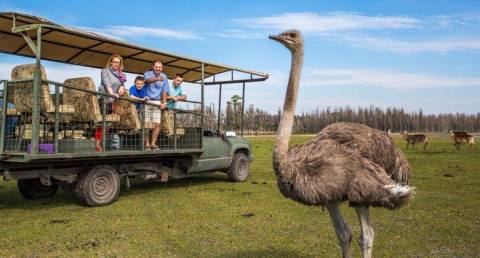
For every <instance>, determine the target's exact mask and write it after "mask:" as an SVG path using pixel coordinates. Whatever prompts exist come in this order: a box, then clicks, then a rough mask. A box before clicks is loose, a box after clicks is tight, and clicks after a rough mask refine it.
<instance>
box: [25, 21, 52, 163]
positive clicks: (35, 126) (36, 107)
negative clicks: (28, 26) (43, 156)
mask: <svg viewBox="0 0 480 258" xmlns="http://www.w3.org/2000/svg"><path fill="white" fill-rule="evenodd" d="M22 36H24V35H23V33H22ZM24 38H25V40H26V41H27V43H28V44H29V46H30V48H32V47H33V46H32V45H31V44H30V43H33V42H30V43H29V41H28V40H27V38H29V37H25V36H24ZM30 41H31V39H30ZM33 45H35V44H33ZM32 50H33V49H32ZM41 51H42V27H41V26H39V27H38V28H37V45H36V51H34V53H35V56H36V62H35V75H34V79H33V102H32V103H33V107H32V142H31V154H32V155H35V154H37V153H38V142H39V129H40V128H39V127H40V109H41V107H40V103H39V102H40V100H39V97H41V95H40V88H41V87H42V86H41V83H42V77H41V76H42V75H41V69H40V67H41V54H42V53H41ZM48 97H50V96H48Z"/></svg>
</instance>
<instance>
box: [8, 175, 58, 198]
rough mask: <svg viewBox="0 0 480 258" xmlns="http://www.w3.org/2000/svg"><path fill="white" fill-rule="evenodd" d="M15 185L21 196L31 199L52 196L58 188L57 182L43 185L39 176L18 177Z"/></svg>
mask: <svg viewBox="0 0 480 258" xmlns="http://www.w3.org/2000/svg"><path fill="white" fill-rule="evenodd" d="M17 187H18V191H19V192H20V194H22V196H23V197H25V198H27V199H31V200H36V199H44V198H49V197H52V196H53V195H54V194H55V193H56V192H57V190H58V185H57V184H52V185H44V184H42V183H41V182H40V179H39V178H30V179H18V181H17Z"/></svg>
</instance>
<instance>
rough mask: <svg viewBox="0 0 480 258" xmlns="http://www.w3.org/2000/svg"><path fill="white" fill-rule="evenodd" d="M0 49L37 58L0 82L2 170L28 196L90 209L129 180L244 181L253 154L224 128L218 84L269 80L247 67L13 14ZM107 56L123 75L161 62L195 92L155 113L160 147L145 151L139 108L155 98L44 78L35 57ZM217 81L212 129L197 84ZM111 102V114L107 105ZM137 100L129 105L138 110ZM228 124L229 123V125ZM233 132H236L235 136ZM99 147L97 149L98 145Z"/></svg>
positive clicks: (4, 22) (89, 62)
mask: <svg viewBox="0 0 480 258" xmlns="http://www.w3.org/2000/svg"><path fill="white" fill-rule="evenodd" d="M0 39H1V41H2V42H1V44H0V52H3V53H7V54H13V55H20V56H27V57H33V58H35V63H34V64H27V65H20V66H17V67H15V68H14V69H13V70H12V78H10V79H9V80H4V81H1V82H0V90H1V91H0V92H1V113H0V119H1V127H0V176H3V178H4V180H17V185H18V190H19V192H20V193H21V194H22V195H23V196H24V197H26V198H29V199H40V198H48V197H51V196H52V195H54V194H55V193H56V192H57V190H58V189H59V188H61V189H64V190H67V191H75V192H76V194H77V196H78V198H79V200H80V201H81V202H82V203H84V204H85V205H88V206H101V205H108V204H110V203H112V202H114V201H115V200H116V199H117V198H118V196H119V192H120V188H121V184H122V183H124V184H126V186H127V188H128V187H130V179H132V178H140V179H143V180H157V181H167V180H168V179H169V178H173V179H179V178H186V177H192V176H197V175H200V174H207V173H212V172H216V171H222V172H224V173H226V174H227V176H228V178H229V179H231V180H232V181H235V182H242V181H245V180H247V178H248V177H249V174H250V168H249V167H250V162H251V161H252V159H253V156H252V151H251V145H250V141H249V140H248V139H246V138H243V113H244V112H243V111H244V110H243V109H244V107H243V105H242V110H241V117H240V119H239V120H240V129H238V128H237V132H229V131H226V132H225V131H224V130H223V128H222V123H221V112H220V111H221V103H222V87H225V86H228V85H240V86H241V87H242V97H241V98H242V100H243V101H244V100H245V85H246V84H247V83H252V82H261V81H265V80H266V79H268V74H265V73H261V72H255V71H250V70H245V69H240V68H235V67H230V66H225V65H220V64H215V63H211V62H205V61H201V60H196V59H192V58H188V57H184V56H179V55H175V54H171V53H166V52H162V51H158V50H154V49H149V48H145V47H141V46H136V45H132V44H129V43H125V42H122V41H119V40H116V39H111V38H107V37H104V36H102V35H98V34H95V33H92V32H88V31H85V30H78V29H75V28H71V27H65V26H61V25H58V24H56V23H53V22H51V21H49V20H46V19H44V18H40V17H37V16H32V15H28V14H20V13H12V12H9V13H0ZM112 54H119V55H121V56H123V58H124V65H125V70H124V71H125V72H128V73H132V74H143V72H144V71H145V70H147V69H148V68H149V67H151V65H152V64H153V62H155V61H161V62H162V63H163V66H164V73H166V74H167V76H168V77H169V78H173V76H174V75H175V74H182V76H183V78H184V81H185V82H187V83H190V84H193V85H195V86H198V89H199V90H200V96H201V97H200V98H201V99H200V100H199V101H192V100H188V101H184V102H186V103H185V105H186V106H191V105H193V106H194V108H190V109H188V108H174V109H170V110H164V111H162V112H163V113H162V117H167V116H168V117H171V120H170V121H169V122H168V121H167V122H165V123H164V121H163V120H162V126H161V132H160V135H159V137H158V138H157V142H158V147H159V150H146V149H145V143H144V140H143V139H145V137H147V136H148V133H149V131H151V125H149V124H147V123H146V122H145V108H146V107H148V106H155V105H156V104H154V103H149V102H139V101H136V100H133V99H131V98H129V97H128V96H122V97H117V96H113V95H109V94H107V93H102V92H98V91H97V90H96V86H95V83H94V81H93V79H92V78H89V77H81V78H70V79H67V80H65V81H64V82H55V81H50V80H48V79H47V74H48V70H45V69H44V68H43V66H42V65H41V62H42V60H49V61H54V62H59V63H63V64H70V65H77V66H86V67H93V68H103V67H104V66H105V62H106V60H108V58H109V57H110V56H111V55H112ZM210 86H218V89H219V95H218V96H219V97H218V107H219V108H218V117H217V124H216V128H212V127H214V126H213V125H212V124H211V123H209V124H208V125H207V121H206V119H205V98H204V95H205V94H204V90H205V87H210ZM107 99H114V105H115V110H113V111H112V110H108V108H107V105H108V103H107V102H108V101H106V100H107ZM136 105H137V106H136ZM227 129H229V128H227ZM237 133H238V134H239V135H240V136H237ZM97 142H99V143H100V144H101V145H102V147H103V148H102V149H100V150H99V149H96V143H97Z"/></svg>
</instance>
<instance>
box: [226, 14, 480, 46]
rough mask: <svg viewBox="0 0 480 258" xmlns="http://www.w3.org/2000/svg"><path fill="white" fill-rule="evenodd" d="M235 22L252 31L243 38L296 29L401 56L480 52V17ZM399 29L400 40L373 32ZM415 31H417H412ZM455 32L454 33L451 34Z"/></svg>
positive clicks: (285, 17) (282, 17)
mask: <svg viewBox="0 0 480 258" xmlns="http://www.w3.org/2000/svg"><path fill="white" fill-rule="evenodd" d="M233 22H234V23H236V24H240V25H241V26H243V27H244V28H248V29H250V30H249V31H245V32H244V34H245V33H250V34H254V33H258V31H264V30H275V31H276V30H285V29H291V28H296V29H299V30H301V31H302V32H303V33H304V34H305V35H315V36H321V37H323V38H324V39H334V40H337V41H340V42H346V43H348V44H352V45H353V46H355V47H362V48H368V49H375V50H383V51H389V52H394V53H402V54H410V53H420V52H430V53H446V52H454V51H479V50H480V38H478V37H475V36H471V35H477V34H478V33H476V32H475V31H472V29H473V30H475V28H478V25H480V24H479V23H480V15H478V14H454V15H436V16H427V17H422V18H415V17H408V16H366V15H361V14H357V13H342V12H337V13H326V14H318V13H311V12H305V13H284V14H278V15H273V16H266V17H254V18H244V19H236V20H233ZM397 29H403V30H402V34H396V38H397V39H394V38H382V37H378V36H372V33H373V32H371V31H372V30H375V33H377V32H378V31H379V32H381V33H383V34H385V32H391V30H397ZM412 29H414V30H413V31H411V30H412ZM465 29H466V30H465ZM409 30H410V31H409ZM452 31H453V32H455V33H452ZM432 32H434V35H456V36H449V37H446V36H444V38H439V37H437V38H435V39H431V38H428V37H430V36H427V35H432ZM403 33H408V34H403ZM423 34H424V35H425V36H424V35H423ZM385 35H388V34H385ZM390 35H391V34H390ZM405 35H415V36H416V38H418V40H405V39H402V37H404V36H405Z"/></svg>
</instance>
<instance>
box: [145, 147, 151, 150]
mask: <svg viewBox="0 0 480 258" xmlns="http://www.w3.org/2000/svg"><path fill="white" fill-rule="evenodd" d="M143 150H152V147H150V146H145V149H143Z"/></svg>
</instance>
